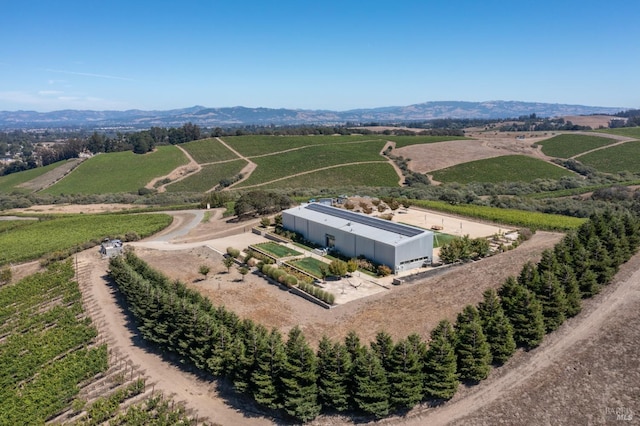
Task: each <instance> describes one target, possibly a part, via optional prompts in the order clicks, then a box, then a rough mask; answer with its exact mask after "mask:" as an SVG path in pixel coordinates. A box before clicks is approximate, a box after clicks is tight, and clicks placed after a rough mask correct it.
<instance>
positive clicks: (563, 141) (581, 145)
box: [538, 135, 618, 158]
mask: <svg viewBox="0 0 640 426" xmlns="http://www.w3.org/2000/svg"><path fill="white" fill-rule="evenodd" d="M616 142H618V141H617V140H616V139H611V138H605V137H602V136H587V135H558V136H555V137H553V138H551V139H547V140H545V141H542V142H538V145H542V152H543V153H544V154H546V155H549V156H551V157H558V158H571V157H573V156H575V155H578V154H581V153H583V152H587V151H590V150H592V149H596V148H600V147H603V146H607V145H610V144H612V143H616Z"/></svg>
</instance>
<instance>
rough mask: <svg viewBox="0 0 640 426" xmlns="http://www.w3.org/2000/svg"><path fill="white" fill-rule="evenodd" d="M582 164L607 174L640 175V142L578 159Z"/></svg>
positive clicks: (596, 152) (602, 150)
mask: <svg viewBox="0 0 640 426" xmlns="http://www.w3.org/2000/svg"><path fill="white" fill-rule="evenodd" d="M577 159H578V160H579V161H580V162H581V163H583V164H586V165H587V166H591V167H594V168H595V169H596V170H598V171H601V172H605V173H620V172H623V171H628V172H631V173H640V142H638V141H633V142H627V143H624V144H622V145H616V146H612V147H611V148H606V149H601V150H599V151H594V152H591V153H589V154H585V155H581V156H580V157H578V158H577Z"/></svg>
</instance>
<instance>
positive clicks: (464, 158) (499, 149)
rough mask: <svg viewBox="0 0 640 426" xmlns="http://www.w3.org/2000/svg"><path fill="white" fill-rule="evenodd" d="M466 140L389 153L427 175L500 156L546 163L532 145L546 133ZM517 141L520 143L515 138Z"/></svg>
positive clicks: (476, 136)
mask: <svg viewBox="0 0 640 426" xmlns="http://www.w3.org/2000/svg"><path fill="white" fill-rule="evenodd" d="M467 136H469V137H471V138H474V140H459V141H447V142H436V143H430V144H422V145H409V146H405V147H402V148H399V149H396V150H394V151H393V153H394V155H401V156H403V157H405V158H410V159H411V161H410V162H409V168H410V169H411V170H412V171H414V172H417V173H429V172H433V171H435V170H440V169H444V168H446V167H451V166H455V165H458V164H462V163H467V162H469V161H476V160H484V159H486V158H493V157H500V156H503V155H527V156H530V157H534V158H538V159H543V160H549V158H548V157H546V156H545V155H544V154H542V152H541V151H540V149H539V147H535V146H533V144H535V143H536V142H539V141H541V140H544V139H548V138H550V137H551V136H552V135H551V134H547V133H538V134H536V133H525V134H522V133H515V132H501V133H498V132H478V133H469V134H467ZM518 137H520V139H519V138H518Z"/></svg>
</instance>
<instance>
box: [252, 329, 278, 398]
mask: <svg viewBox="0 0 640 426" xmlns="http://www.w3.org/2000/svg"><path fill="white" fill-rule="evenodd" d="M285 358H286V354H285V349H284V344H283V343H282V336H281V335H280V332H279V331H277V330H275V329H274V330H271V333H269V336H268V338H267V339H266V340H265V341H264V342H263V344H261V345H260V347H259V348H258V351H257V353H256V362H255V368H254V370H253V372H252V374H251V389H250V390H251V393H252V395H253V399H255V400H256V402H257V403H258V404H260V405H262V406H264V407H267V408H271V409H278V408H281V407H282V399H281V395H282V387H281V381H280V379H281V375H282V369H283V368H284V363H285Z"/></svg>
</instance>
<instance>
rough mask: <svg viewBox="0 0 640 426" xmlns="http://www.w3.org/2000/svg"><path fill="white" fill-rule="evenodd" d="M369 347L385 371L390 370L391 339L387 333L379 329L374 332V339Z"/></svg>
mask: <svg viewBox="0 0 640 426" xmlns="http://www.w3.org/2000/svg"><path fill="white" fill-rule="evenodd" d="M371 349H372V350H373V352H375V354H376V355H378V358H380V362H381V363H382V367H383V368H384V369H385V371H390V368H391V367H390V360H391V353H392V352H393V339H392V338H391V335H389V333H387V332H384V331H380V332H378V334H376V340H374V341H373V342H371Z"/></svg>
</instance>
